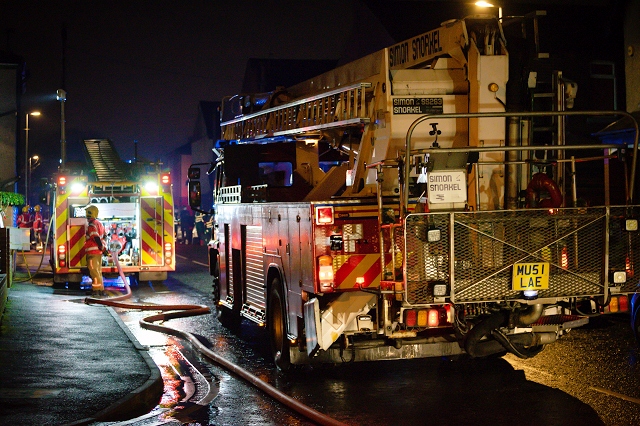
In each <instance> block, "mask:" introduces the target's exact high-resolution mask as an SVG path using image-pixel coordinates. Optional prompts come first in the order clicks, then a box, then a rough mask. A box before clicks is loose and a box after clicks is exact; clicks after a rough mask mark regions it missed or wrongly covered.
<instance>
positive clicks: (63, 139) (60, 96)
mask: <svg viewBox="0 0 640 426" xmlns="http://www.w3.org/2000/svg"><path fill="white" fill-rule="evenodd" d="M56 99H57V100H58V101H60V170H64V167H65V164H64V163H65V161H66V156H67V147H66V145H67V135H66V132H65V124H66V120H65V118H64V103H65V102H66V101H67V92H66V91H65V90H64V89H58V91H57V93H56Z"/></svg>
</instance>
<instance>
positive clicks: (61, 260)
mask: <svg viewBox="0 0 640 426" xmlns="http://www.w3.org/2000/svg"><path fill="white" fill-rule="evenodd" d="M58 264H59V265H60V266H61V267H64V266H66V264H67V248H66V247H65V246H64V245H59V246H58Z"/></svg>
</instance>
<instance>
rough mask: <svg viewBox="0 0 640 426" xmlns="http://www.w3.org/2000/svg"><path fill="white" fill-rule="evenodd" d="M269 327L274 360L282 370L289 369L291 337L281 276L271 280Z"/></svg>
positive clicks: (268, 312)
mask: <svg viewBox="0 0 640 426" xmlns="http://www.w3.org/2000/svg"><path fill="white" fill-rule="evenodd" d="M267 327H268V330H269V343H270V344H271V355H272V357H273V361H274V363H275V364H276V366H277V367H278V369H280V370H281V371H289V369H290V368H291V357H290V355H289V339H288V338H287V311H286V305H285V299H284V290H283V288H282V284H281V283H280V279H279V278H274V279H273V281H272V282H271V290H270V291H269V304H268V306H267Z"/></svg>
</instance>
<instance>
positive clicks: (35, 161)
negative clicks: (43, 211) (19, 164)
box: [26, 155, 40, 204]
mask: <svg viewBox="0 0 640 426" xmlns="http://www.w3.org/2000/svg"><path fill="white" fill-rule="evenodd" d="M32 161H33V162H32ZM39 165H40V157H38V156H37V155H34V156H33V157H29V173H28V174H27V185H28V186H31V182H32V180H31V173H32V172H33V170H34V169H35V168H36V167H38V166H39ZM26 204H29V200H26Z"/></svg>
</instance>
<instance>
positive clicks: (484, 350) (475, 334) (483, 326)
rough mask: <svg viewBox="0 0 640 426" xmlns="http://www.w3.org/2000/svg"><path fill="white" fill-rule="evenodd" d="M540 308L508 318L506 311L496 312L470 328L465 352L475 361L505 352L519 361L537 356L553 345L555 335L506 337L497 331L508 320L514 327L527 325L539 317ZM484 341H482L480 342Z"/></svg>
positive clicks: (532, 307) (534, 306)
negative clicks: (545, 346)
mask: <svg viewBox="0 0 640 426" xmlns="http://www.w3.org/2000/svg"><path fill="white" fill-rule="evenodd" d="M542 307H543V306H542V305H541V304H537V305H532V306H531V308H530V309H527V310H526V311H525V312H523V313H522V314H521V315H514V316H511V317H510V316H509V314H508V313H507V312H505V311H501V312H496V313H494V314H492V315H491V316H489V317H488V318H486V319H484V320H482V321H481V322H480V323H479V324H477V325H476V326H475V327H473V328H472V329H471V330H470V331H469V332H468V333H467V336H466V337H465V340H464V350H465V351H466V352H467V353H468V354H469V355H470V356H472V357H474V358H482V357H487V356H489V355H493V354H497V353H500V352H503V351H505V350H507V351H508V352H511V353H512V354H514V355H516V356H517V357H519V358H530V357H532V356H534V355H537V354H538V353H539V352H540V351H541V350H542V348H543V346H544V345H546V344H548V343H552V342H555V341H556V340H557V339H558V336H557V335H556V334H555V333H521V334H516V335H513V336H507V335H505V334H504V333H502V332H501V331H500V330H499V328H500V326H502V325H505V324H506V323H507V320H512V321H513V320H515V322H516V324H519V325H521V326H522V325H529V324H531V323H534V322H535V321H537V320H538V318H540V316H541V315H542ZM482 339H485V340H482Z"/></svg>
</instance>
